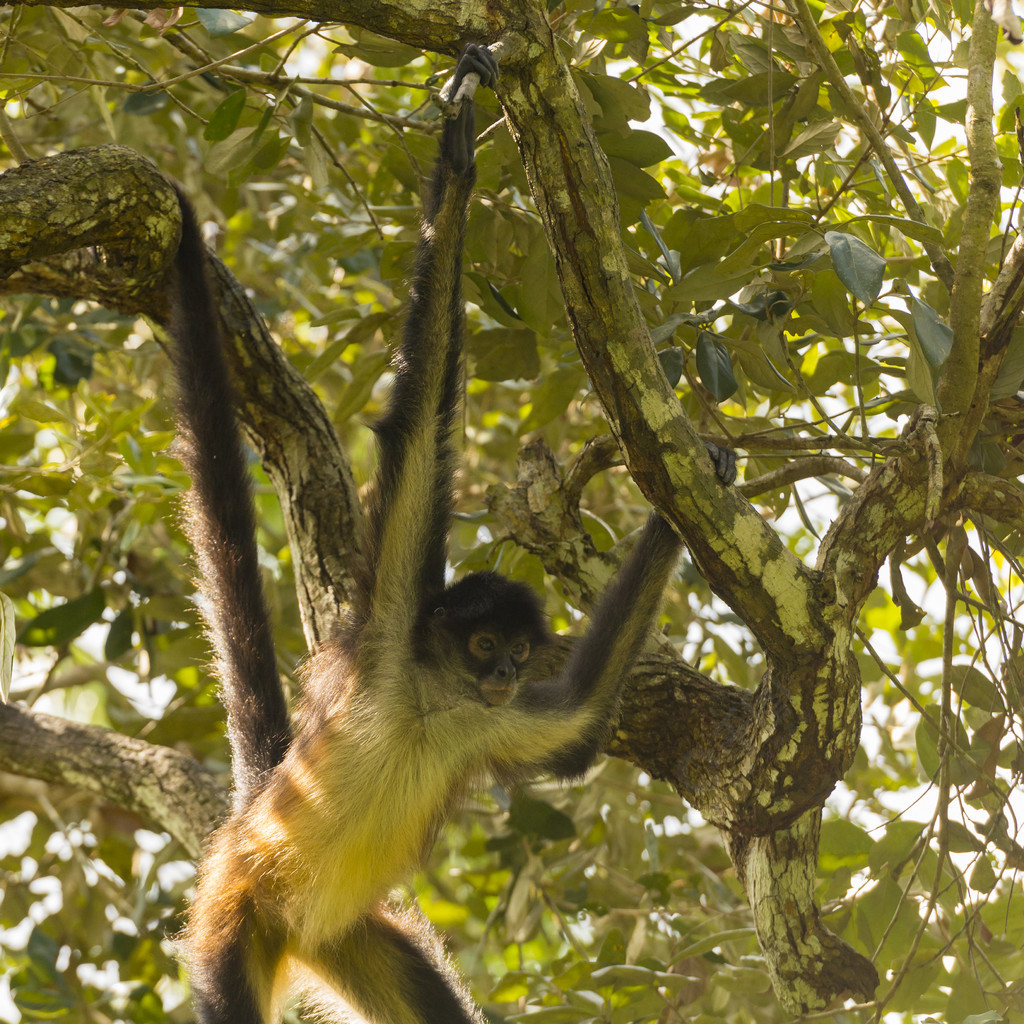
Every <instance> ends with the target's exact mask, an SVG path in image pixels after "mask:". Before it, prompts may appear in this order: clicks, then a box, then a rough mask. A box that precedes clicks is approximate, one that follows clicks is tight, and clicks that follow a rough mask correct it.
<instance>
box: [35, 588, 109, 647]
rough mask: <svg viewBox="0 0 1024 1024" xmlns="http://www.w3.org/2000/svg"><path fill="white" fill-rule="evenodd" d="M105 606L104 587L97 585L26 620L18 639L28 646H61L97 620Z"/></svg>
mask: <svg viewBox="0 0 1024 1024" xmlns="http://www.w3.org/2000/svg"><path fill="white" fill-rule="evenodd" d="M104 607H106V600H105V598H104V597H103V591H102V590H101V589H100V588H99V587H96V588H94V589H93V590H90V591H89V593H88V594H83V595H82V596H81V597H76V598H73V599H72V600H70V601H66V602H65V603H64V604H61V605H57V607H56V608H48V609H47V610H46V611H45V612H40V613H39V614H38V615H37V616H36V617H35V618H34V619H32V620H30V621H29V622H26V623H25V625H24V626H22V627H21V632H20V633H18V643H20V644H24V645H25V646H26V647H47V646H53V647H60V646H61V645H62V644H66V643H69V642H70V641H71V640H74V639H75V637H76V636H79V635H80V634H81V633H83V632H84V631H85V630H86V629H88V628H89V626H91V625H92V624H93V623H94V622H98V621H99V620H100V617H101V616H102V615H103V609H104Z"/></svg>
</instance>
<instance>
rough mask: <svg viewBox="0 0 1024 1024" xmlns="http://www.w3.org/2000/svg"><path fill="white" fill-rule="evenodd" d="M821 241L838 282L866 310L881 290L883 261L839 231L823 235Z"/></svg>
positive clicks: (865, 246)
mask: <svg viewBox="0 0 1024 1024" xmlns="http://www.w3.org/2000/svg"><path fill="white" fill-rule="evenodd" d="M825 241H826V242H827V243H828V247H829V252H830V253H831V255H832V266H833V267H834V268H835V271H836V274H838V275H839V280H840V281H842V282H843V284H844V285H845V286H846V288H847V290H848V291H849V292H850V293H851V294H852V295H854V296H855V297H856V298H857V299H859V300H860V302H862V303H863V304H864V305H865V306H870V305H871V303H872V302H874V301H875V299H877V298H878V293H879V292H880V291H881V290H882V281H883V279H884V277H885V260H884V259H882V257H881V256H879V255H878V253H877V252H875V250H874V249H872V248H871V247H870V246H868V245H865V244H864V243H863V242H862V241H861V240H860V239H859V238H857V237H856V236H854V235H848V234H845V233H844V232H842V231H826V232H825Z"/></svg>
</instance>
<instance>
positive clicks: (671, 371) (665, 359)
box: [658, 348, 686, 388]
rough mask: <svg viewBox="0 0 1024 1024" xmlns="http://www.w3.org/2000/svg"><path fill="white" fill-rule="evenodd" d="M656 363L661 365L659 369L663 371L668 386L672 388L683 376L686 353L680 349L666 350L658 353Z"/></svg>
mask: <svg viewBox="0 0 1024 1024" xmlns="http://www.w3.org/2000/svg"><path fill="white" fill-rule="evenodd" d="M658 362H660V363H661V368H662V369H663V370H664V371H665V376H666V377H667V378H668V383H669V386H670V387H673V388H674V387H675V386H676V385H677V384H678V383H679V378H680V377H682V375H683V366H684V365H685V363H686V353H685V352H684V351H683V350H682V349H681V348H666V349H664V350H663V351H661V352H659V353H658Z"/></svg>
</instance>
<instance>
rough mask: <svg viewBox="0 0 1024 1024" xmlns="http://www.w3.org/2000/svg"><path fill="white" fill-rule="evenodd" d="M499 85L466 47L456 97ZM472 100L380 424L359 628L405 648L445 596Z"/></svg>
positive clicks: (483, 60) (424, 238)
mask: <svg viewBox="0 0 1024 1024" xmlns="http://www.w3.org/2000/svg"><path fill="white" fill-rule="evenodd" d="M470 73H474V74H476V75H478V76H479V78H480V82H481V84H483V85H492V84H493V83H494V81H495V80H496V78H497V74H498V70H497V63H496V61H495V60H494V58H493V57H492V56H491V55H490V53H489V52H488V50H487V49H486V47H482V46H473V45H470V46H467V47H466V49H465V51H464V52H463V55H462V57H461V58H460V59H459V63H458V66H457V68H456V71H455V80H454V83H453V90H452V95H456V94H457V92H458V89H459V86H460V84H461V83H462V81H463V79H464V78H465V76H466V75H468V74H470ZM473 142H474V116H473V101H472V98H469V99H467V100H465V101H464V104H463V107H462V109H461V111H460V112H459V114H458V116H457V117H455V118H453V119H451V120H449V121H447V122H446V124H445V126H444V130H443V133H442V136H441V145H440V155H439V158H438V161H437V167H436V169H435V171H434V177H433V180H432V182H431V185H430V190H429V193H428V195H427V196H426V197H425V200H424V212H423V224H422V226H421V229H420V240H419V245H418V247H417V252H416V264H415V270H414V274H413V280H412V289H411V302H410V309H409V314H408V318H407V320H406V324H405V330H404V333H403V337H402V344H401V348H400V350H399V353H398V355H397V357H396V359H395V381H394V385H393V387H392V391H391V398H390V402H389V405H388V409H387V412H386V413H385V414H384V416H383V417H382V419H381V420H380V422H379V423H378V424H377V427H376V431H377V439H378V448H379V452H380V463H379V467H378V470H377V477H376V492H375V494H374V498H373V500H372V503H371V507H370V510H369V516H368V522H367V534H366V538H365V544H364V550H365V571H364V572H363V573H362V574H361V582H360V587H359V591H360V592H359V594H358V597H357V601H356V608H355V612H356V620H357V623H358V624H359V625H361V626H364V627H365V626H367V625H369V626H370V627H371V629H370V633H371V634H373V633H374V631H375V629H376V628H379V629H380V630H383V631H386V634H387V639H388V640H389V642H396V641H397V643H398V645H399V647H403V646H404V645H405V643H407V640H405V638H408V637H409V636H410V635H411V632H412V629H413V628H414V625H415V622H416V619H417V617H418V615H419V613H420V611H421V608H422V607H424V606H425V605H427V604H429V603H430V601H432V600H433V599H434V598H435V597H436V596H437V595H439V594H440V593H441V592H442V591H443V590H444V570H445V561H446V557H447V533H448V526H449V523H450V521H451V515H452V509H453V500H454V499H453V487H454V476H455V450H454V447H453V444H452V439H451V434H452V430H453V427H454V424H455V419H456V414H457V412H458V408H459V401H460V395H461V386H462V370H461V361H462V335H463V330H464V314H463V298H462V248H463V242H464V238H465V229H466V217H467V213H468V207H469V198H470V194H471V192H472V189H473V183H474V181H475V180H476V166H475V163H474V159H473Z"/></svg>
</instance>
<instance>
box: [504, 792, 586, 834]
mask: <svg viewBox="0 0 1024 1024" xmlns="http://www.w3.org/2000/svg"><path fill="white" fill-rule="evenodd" d="M508 823H509V826H510V827H511V828H513V829H515V830H516V832H518V833H519V834H520V835H524V836H536V837H537V838H539V839H572V837H573V836H575V835H576V826H575V825H574V824H573V820H572V818H570V817H569V816H568V815H567V814H563V813H562V811H560V810H558V809H557V808H555V807H552V806H551V804H549V803H547V802H546V801H544V800H535V799H534V798H533V797H529V796H524V795H523V794H519V795H518V796H516V797H515V799H514V800H513V801H512V806H511V807H510V808H509V812H508Z"/></svg>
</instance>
